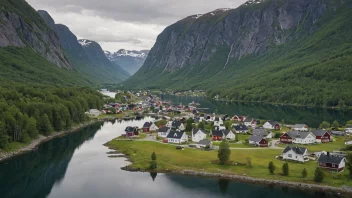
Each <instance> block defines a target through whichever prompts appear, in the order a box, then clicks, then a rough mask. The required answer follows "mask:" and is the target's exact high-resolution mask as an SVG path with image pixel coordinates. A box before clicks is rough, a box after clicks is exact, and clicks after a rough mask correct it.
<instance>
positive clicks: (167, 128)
mask: <svg viewBox="0 0 352 198" xmlns="http://www.w3.org/2000/svg"><path fill="white" fill-rule="evenodd" d="M168 130H170V128H169V127H166V126H164V127H161V128H159V129H158V132H167V131H168Z"/></svg>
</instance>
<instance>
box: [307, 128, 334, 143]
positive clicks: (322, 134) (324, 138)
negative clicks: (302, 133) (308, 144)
mask: <svg viewBox="0 0 352 198" xmlns="http://www.w3.org/2000/svg"><path fill="white" fill-rule="evenodd" d="M312 133H313V134H314V135H315V137H316V141H317V142H321V143H326V142H330V140H331V135H330V133H329V132H328V131H325V130H316V131H312Z"/></svg>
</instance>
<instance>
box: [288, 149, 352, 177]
mask: <svg viewBox="0 0 352 198" xmlns="http://www.w3.org/2000/svg"><path fill="white" fill-rule="evenodd" d="M310 156H314V157H316V158H317V162H318V166H319V167H321V168H323V169H327V170H329V171H332V172H341V171H343V170H344V168H345V166H346V162H347V161H346V155H345V154H341V153H330V152H325V151H322V152H317V153H314V154H312V155H309V153H308V149H307V148H303V147H296V146H287V147H286V148H285V150H283V151H282V156H281V157H282V159H283V160H290V161H296V162H301V163H304V162H306V161H309V158H311V157H310Z"/></svg>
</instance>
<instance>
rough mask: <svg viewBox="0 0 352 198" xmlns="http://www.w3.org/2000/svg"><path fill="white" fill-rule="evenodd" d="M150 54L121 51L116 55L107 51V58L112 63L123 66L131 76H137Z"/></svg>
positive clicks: (145, 51)
mask: <svg viewBox="0 0 352 198" xmlns="http://www.w3.org/2000/svg"><path fill="white" fill-rule="evenodd" d="M148 53H149V50H141V51H136V50H132V51H129V50H124V49H120V50H119V51H117V52H114V53H111V52H109V51H105V55H106V57H108V59H109V60H110V61H111V62H114V63H116V64H119V65H121V67H122V68H123V69H124V70H126V71H127V72H128V73H129V74H130V75H133V74H135V73H136V72H137V71H138V70H139V69H140V68H141V67H142V65H143V63H144V61H145V59H146V58H147V56H148Z"/></svg>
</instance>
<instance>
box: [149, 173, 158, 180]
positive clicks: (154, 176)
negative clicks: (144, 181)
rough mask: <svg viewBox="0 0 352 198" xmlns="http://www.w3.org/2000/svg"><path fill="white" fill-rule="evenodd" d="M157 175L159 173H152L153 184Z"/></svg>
mask: <svg viewBox="0 0 352 198" xmlns="http://www.w3.org/2000/svg"><path fill="white" fill-rule="evenodd" d="M157 175H158V173H154V172H151V173H150V177H151V178H152V180H153V182H154V181H155V179H156V176H157Z"/></svg>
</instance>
